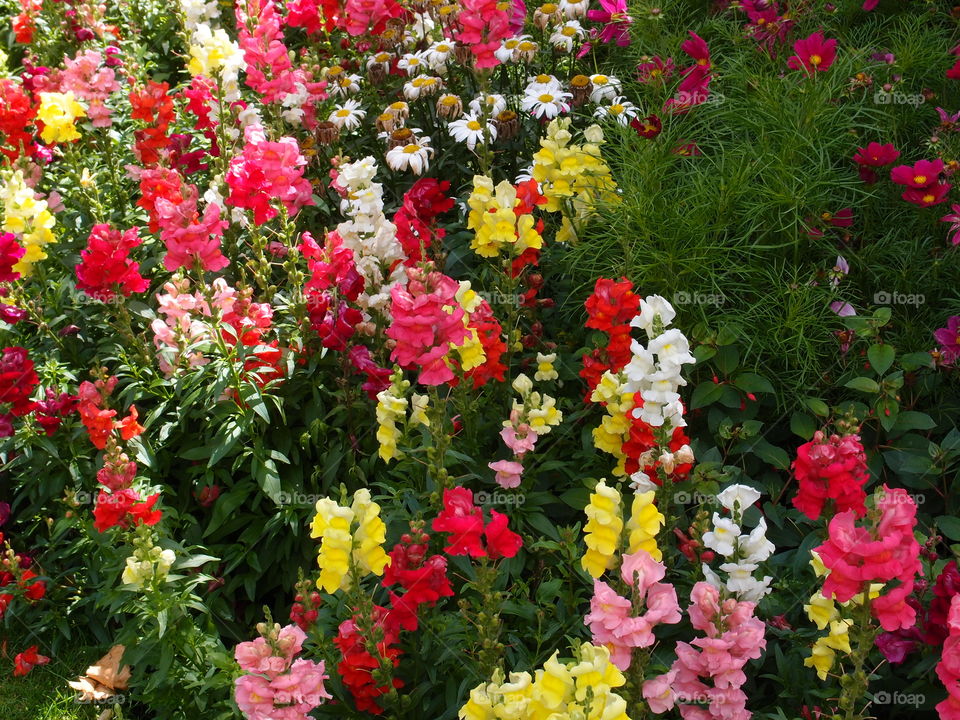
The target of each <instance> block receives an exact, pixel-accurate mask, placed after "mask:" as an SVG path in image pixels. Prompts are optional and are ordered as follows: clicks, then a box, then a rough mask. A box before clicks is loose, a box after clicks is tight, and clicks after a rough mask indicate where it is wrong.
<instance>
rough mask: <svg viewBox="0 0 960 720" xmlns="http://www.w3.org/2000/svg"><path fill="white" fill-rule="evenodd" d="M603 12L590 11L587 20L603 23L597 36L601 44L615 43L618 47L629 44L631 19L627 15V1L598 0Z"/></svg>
mask: <svg viewBox="0 0 960 720" xmlns="http://www.w3.org/2000/svg"><path fill="white" fill-rule="evenodd" d="M600 7H602V8H603V10H590V11H589V12H588V13H587V19H588V20H593V21H594V22H600V23H603V24H604V26H603V29H602V30H601V31H600V33H599V35H597V39H598V40H600V41H601V42H605V43H608V42H615V43H616V44H617V45H619V46H620V47H625V46H627V45H629V44H630V23H632V22H633V18H632V17H630V15H628V14H627V0H600Z"/></svg>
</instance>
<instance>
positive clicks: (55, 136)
mask: <svg viewBox="0 0 960 720" xmlns="http://www.w3.org/2000/svg"><path fill="white" fill-rule="evenodd" d="M86 116H87V109H86V108H85V107H84V106H83V105H81V104H80V103H78V102H77V100H76V98H74V96H73V93H72V92H66V93H59V92H42V93H40V107H39V108H38V109H37V118H39V119H40V120H42V121H43V132H41V133H40V137H41V138H43V141H44V142H45V143H55V142H72V141H73V140H77V139H78V138H79V137H80V133H78V132H77V126H76V125H75V124H74V123H76V121H77V118H82V117H86Z"/></svg>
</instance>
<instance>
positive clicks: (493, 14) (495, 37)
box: [454, 0, 512, 70]
mask: <svg viewBox="0 0 960 720" xmlns="http://www.w3.org/2000/svg"><path fill="white" fill-rule="evenodd" d="M462 6H463V9H462V10H461V11H460V15H459V16H458V18H457V19H458V21H459V23H460V28H461V29H460V30H459V32H457V33H456V35H455V36H454V39H455V40H456V41H457V42H459V43H463V44H465V45H469V46H470V51H471V52H472V53H473V55H474V57H475V63H474V65H475V67H476V68H477V69H478V70H483V69H486V68H493V67H496V66H497V65H499V64H500V61H499V60H497V58H496V56H495V55H494V54H493V53H494V52H495V51H496V50H498V49H499V48H500V41H501V40H505V39H506V38H508V37H510V36H511V34H512V32H511V30H510V15H509V14H508V13H507V12H506V11H505V10H500V9H499V8H498V7H497V2H496V0H463V2H462Z"/></svg>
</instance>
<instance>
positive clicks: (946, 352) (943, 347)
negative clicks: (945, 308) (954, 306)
mask: <svg viewBox="0 0 960 720" xmlns="http://www.w3.org/2000/svg"><path fill="white" fill-rule="evenodd" d="M933 337H934V338H936V340H937V342H938V343H940V352H941V353H942V354H943V359H944V360H945V361H946V362H947V363H954V362H956V361H957V360H960V315H952V316H951V317H950V319H949V320H947V325H946V327H942V328H940V329H939V330H937V331H936V332H935V333H933Z"/></svg>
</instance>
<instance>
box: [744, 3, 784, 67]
mask: <svg viewBox="0 0 960 720" xmlns="http://www.w3.org/2000/svg"><path fill="white" fill-rule="evenodd" d="M740 7H741V9H742V10H743V11H744V12H746V13H747V19H748V20H749V23H748V24H747V29H746V34H747V36H748V37H752V38H753V39H754V40H756V41H757V43H758V44H759V46H760V47H761V48H762V49H763V50H765V51H766V52H767V54H769V55H770V56H773V55H774V54H775V51H776V46H777V44H779V43H783V42H785V41H786V39H787V35H788V33H789V32H790V30H791V29H792V28H793V25H794V20H793V19H792V15H791V13H790V12H789V8H786V7H781V6H780V3H778V2H771V0H742V2H741V3H740Z"/></svg>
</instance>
